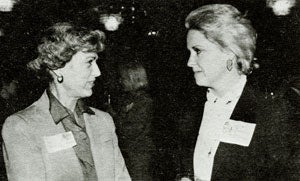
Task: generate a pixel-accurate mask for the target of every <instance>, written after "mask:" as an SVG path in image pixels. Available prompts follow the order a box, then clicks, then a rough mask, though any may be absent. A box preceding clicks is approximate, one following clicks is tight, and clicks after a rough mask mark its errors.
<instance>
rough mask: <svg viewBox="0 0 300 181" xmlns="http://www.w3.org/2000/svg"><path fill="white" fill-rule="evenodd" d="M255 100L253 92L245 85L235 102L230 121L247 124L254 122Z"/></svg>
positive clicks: (249, 86) (247, 84)
mask: <svg viewBox="0 0 300 181" xmlns="http://www.w3.org/2000/svg"><path fill="white" fill-rule="evenodd" d="M256 108H257V99H256V96H255V91H254V89H253V88H252V87H251V85H249V83H246V85H245V88H244V90H243V92H242V95H241V97H240V99H239V101H238V102H237V104H236V106H235V108H234V110H233V113H232V114H231V117H230V119H233V120H240V121H244V122H248V123H255V122H256V110H255V109H256Z"/></svg>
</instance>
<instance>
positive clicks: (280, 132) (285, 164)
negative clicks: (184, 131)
mask: <svg viewBox="0 0 300 181" xmlns="http://www.w3.org/2000/svg"><path fill="white" fill-rule="evenodd" d="M257 90H258V89H257ZM257 90H254V89H253V87H251V86H250V85H248V84H247V85H246V86H245V88H244V90H243V93H242V95H241V97H240V99H239V101H238V103H237V105H236V107H235V109H234V111H233V113H232V115H231V117H230V119H232V120H237V121H244V122H249V123H256V129H255V131H254V135H253V138H252V141H251V143H250V145H249V147H243V146H239V145H234V144H228V143H223V142H221V143H220V145H219V147H218V150H217V153H216V155H215V160H214V166H213V173H212V180H297V179H298V180H299V179H300V176H299V172H300V171H299V164H300V163H299V160H298V163H297V159H296V158H295V156H293V152H295V150H299V147H298V146H297V145H296V144H295V142H296V140H297V139H298V138H299V136H298V132H299V129H297V127H295V124H296V120H294V118H295V117H293V116H291V113H292V112H293V110H292V109H293V108H292V107H291V106H290V105H289V103H288V102H287V101H286V100H285V99H283V97H282V96H280V95H278V96H277V95H276V94H275V95H271V94H269V95H268V94H263V93H261V92H259V91H257ZM203 108H204V106H203ZM202 111H203V110H202ZM202 114H203V113H202V112H201V114H200V115H201V116H200V115H199V116H198V119H201V118H202ZM298 127H299V126H298ZM198 130H199V127H198ZM197 135H198V132H195V133H194V135H193V136H192V140H194V142H193V144H195V143H196V142H195V140H196V138H197ZM192 156H193V155H192V152H190V157H192ZM297 167H298V169H297Z"/></svg>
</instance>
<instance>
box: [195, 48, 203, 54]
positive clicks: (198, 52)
mask: <svg viewBox="0 0 300 181" xmlns="http://www.w3.org/2000/svg"><path fill="white" fill-rule="evenodd" d="M193 50H194V51H195V52H196V54H197V55H199V54H201V52H202V51H201V50H200V49H198V48H193Z"/></svg>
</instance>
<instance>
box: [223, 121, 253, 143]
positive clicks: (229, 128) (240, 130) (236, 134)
mask: <svg viewBox="0 0 300 181" xmlns="http://www.w3.org/2000/svg"><path fill="white" fill-rule="evenodd" d="M255 126H256V124H254V123H246V122H243V121H234V120H228V121H226V122H225V124H224V127H223V134H222V136H221V138H220V141H221V142H225V143H231V144H237V145H241V146H246V147H247V146H249V144H250V142H251V140H252V136H253V133H254V130H255Z"/></svg>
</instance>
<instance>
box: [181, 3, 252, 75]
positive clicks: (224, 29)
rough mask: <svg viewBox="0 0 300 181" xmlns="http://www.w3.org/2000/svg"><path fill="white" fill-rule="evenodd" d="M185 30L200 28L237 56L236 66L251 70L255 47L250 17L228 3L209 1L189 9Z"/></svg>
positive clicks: (211, 39) (243, 70) (247, 70)
mask: <svg viewBox="0 0 300 181" xmlns="http://www.w3.org/2000/svg"><path fill="white" fill-rule="evenodd" d="M185 26H186V28H187V29H188V30H190V29H194V30H199V31H200V32H202V33H203V34H204V35H205V36H206V38H207V39H208V40H210V41H211V42H213V43H217V44H218V45H220V46H221V47H222V48H223V49H225V50H230V51H232V52H233V53H234V54H235V55H236V57H237V65H238V69H239V70H240V71H241V72H242V73H244V74H246V75H247V74H250V73H251V72H252V70H253V68H254V67H255V65H254V63H253V59H254V52H255V49H256V37H257V36H256V31H255V29H254V28H253V27H252V25H251V22H250V20H248V19H246V18H245V16H244V15H242V14H241V12H240V11H238V10H237V9H236V8H235V7H233V6H231V5H229V4H209V5H205V6H202V7H200V8H198V9H196V10H194V11H192V12H191V13H190V14H189V15H188V16H187V17H186V20H185Z"/></svg>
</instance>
